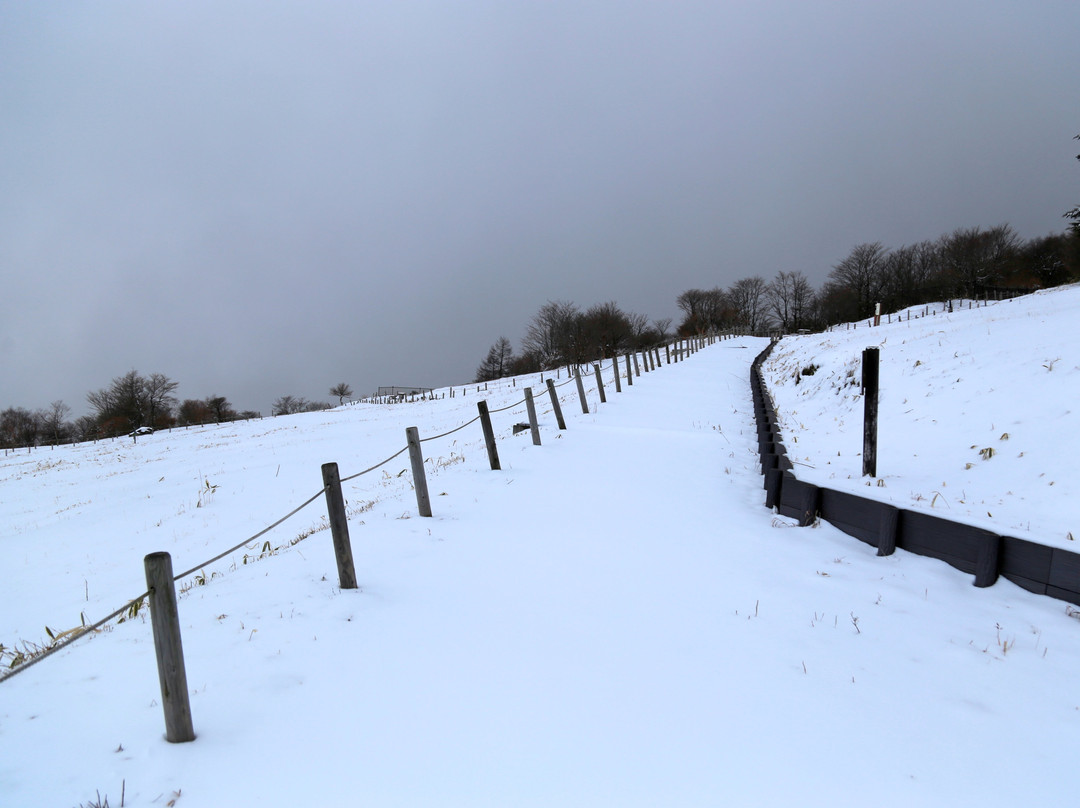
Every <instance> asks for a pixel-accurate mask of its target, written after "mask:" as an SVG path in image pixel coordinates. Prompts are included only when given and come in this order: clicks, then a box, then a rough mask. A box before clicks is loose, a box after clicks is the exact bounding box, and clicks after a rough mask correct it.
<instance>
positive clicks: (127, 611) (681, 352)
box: [0, 335, 721, 740]
mask: <svg viewBox="0 0 1080 808" xmlns="http://www.w3.org/2000/svg"><path fill="white" fill-rule="evenodd" d="M720 338H721V337H720V336H719V335H710V336H709V337H698V338H691V339H688V340H679V341H677V342H675V343H673V344H668V345H664V346H663V347H664V350H665V352H666V353H667V358H668V362H667V363H668V364H673V363H675V362H679V361H683V360H684V359H685V357H686V356H689V355H690V354H692V353H694V352H695V351H696V350H698V349H700V348H701V347H704V346H705V345H706V344H712V343H713V342H715V341H716V340H717V339H720ZM673 345H674V347H673ZM646 350H647V351H650V352H652V351H655V354H653V355H652V358H653V368H654V369H655V368H658V367H660V366H661V362H660V350H659V346H657V347H654V348H649V349H646ZM641 353H642V356H643V358H645V369H646V371H648V369H649V359H648V358H647V356H646V353H645V351H644V350H643V351H641ZM624 356H625V358H626V377H627V379H628V381H630V384H632V383H633V382H632V378H633V376H632V375H631V374H632V371H631V368H630V359H631V356H632V357H633V359H634V364H635V370H636V366H637V352H635V353H633V354H629V353H628V354H625V355H624ZM619 358H620V357H619V356H617V355H616V356H614V357H611V361H612V365H611V366H609V369H613V370H614V371H615V373H616V374H617V375H618V374H620V373H621V371H620V369H619ZM604 361H607V360H600V362H598V363H593V367H594V369H595V371H596V374H595V381H594V383H593V384H592V385H591V389H592V392H599V393H600V400H601V402H606V397H605V395H604V389H603V381H602V379H601V375H600V369H601V365H602V364H603V362H604ZM584 364H585V365H587V364H588V363H584ZM567 374H568V378H567V379H566V380H565V381H562V382H559V383H557V384H556V383H555V382H554V381H552V380H551V379H548V380H547V388H546V390H547V391H549V392H550V393H551V398H552V405H553V410H554V411H555V412H556V413H557V415H558V421H559V428H560V429H565V424H564V422H563V419H562V414H561V412H559V407H558V404H557V402H558V398H557V397H556V396H555V393H554V391H555V389H557V388H561V387H564V386H565V385H568V384H570V383H571V382H577V383H578V392H579V395H580V396H581V398H582V407H583V411H585V412H588V410H587V409H586V404H585V399H584V397H585V389H584V382H586V381H587V380H588V379H589V375H590V374H588V373H584V372H582V366H579V367H578V368H577V371H576V372H574V371H573V370H572V369H571V368H569V367H568V368H567ZM637 374H638V375H640V371H637ZM541 381H542V382H543V377H542V375H541ZM515 386H516V385H515ZM525 389H526V391H527V394H526V396H525V398H522V399H521V400H519V401H516V402H514V403H513V404H510V405H507V406H505V407H500V408H498V409H495V410H491V411H490V413H489V412H488V411H487V402H486V401H483V400H481V402H480V404H481V407H480V410H481V414H480V415H477V416H476V417H475V418H472V419H470V420H469V421H466V422H465V423H463V424H460V425H459V426H456V427H454V428H453V429H450V430H448V431H446V432H442V433H440V434H438V435H431V436H428V437H425V438H422V439H421V438H419V436H418V434H417V431H416V428H415V427H409V429H407V430H406V437H407V438H408V439H409V440H408V443H407V445H406V446H404V447H403V448H401V449H400V450H398V451H397V452H395V453H394V454H392V455H390V456H389V457H387V458H386V459H385V460H382V461H380V462H379V463H376V464H375V465H373V466H370V467H368V468H366V469H364V470H363V471H360V472H357V473H355V474H352V475H349V476H347V477H343V478H339V477H338V474H337V464H336V463H327V464H324V466H323V481H324V485H323V487H322V488H320V489H319V490H318V491H317V492H315V493H314V494H313V495H312V496H310V497H308V498H307V499H306V500H304V502H302V503H300V504H299V505H297V506H296V507H295V508H293V509H292V510H290V511H289V512H288V513H287V514H285V515H284V516H282V517H281V518H280V519H277V520H276V521H274V522H272V523H271V524H269V525H267V526H266V527H264V528H262V529H261V530H259V531H258V532H257V533H255V534H253V535H251V536H249V537H248V538H246V539H244V540H243V541H241V542H239V543H237V544H236V545H234V546H232V547H230V548H228V549H227V550H224V551H222V552H220V553H218V554H217V555H215V556H213V557H212V558H209V559H207V560H206V561H203V562H202V563H200V564H197V565H195V566H193V567H191V568H190V569H188V570H185V571H184V572H181V573H179V574H178V575H171V569H172V567H171V558H169V556H168V554H167V553H153V554H151V555H148V556H147V557H146V558H145V559H144V562H145V564H146V572H147V583H148V589H147V590H146V591H144V592H143V593H141V594H140V595H138V596H136V597H134V598H131V599H130V600H128V601H127V602H126V603H125V604H124V605H123V606H121V607H120V608H118V609H116V610H115V611H113V612H111V613H110V614H108V615H106V616H105V617H103V618H101V619H100V620H98V621H97V622H95V623H93V624H91V625H82V626H79V627H77V628H75V629H71V630H70V631H66V632H61V633H60V634H58V635H56V637H55V638H54V642H53V644H52V645H49V646H46V647H34V648H29V647H28V644H27V643H23V650H22V651H21V652H20V651H18V650H16V653H15V656H14V659H13V661H12V662H11V664H10V665H9V667H8V668H7V670H6V671H0V682H4V681H6V680H8V679H10V678H11V677H13V676H15V675H16V674H18V673H21V672H23V671H25V670H27V669H28V668H31V667H33V666H34V665H36V664H37V663H38V662H41V661H42V660H43V659H46V658H48V657H50V656H52V655H53V654H55V653H57V652H58V651H61V650H63V649H65V648H68V647H70V646H71V645H72V644H73V643H75V642H76V641H78V640H79V639H81V638H82V637H85V636H88V635H92V634H94V633H97V632H98V631H100V629H101V628H102V627H103V626H105V625H106V624H108V623H109V622H111V621H112V620H115V619H117V618H120V621H119V622H121V623H122V622H125V621H126V620H127V619H130V618H134V617H135V616H137V615H138V614H139V612H140V611H141V609H142V604H143V602H144V601H146V600H147V598H150V600H151V603H152V604H157V603H159V602H160V611H168V608H167V607H168V603H167V602H165V601H159V599H160V598H161V593H160V592H156V590H157V589H159V587H155V586H154V584H153V583H152V581H153V580H163V579H161V578H160V577H159V578H153V577H152V561H153V563H154V564H160V563H161V562H162V560H164V562H165V564H166V568H167V569H168V571H169V573H170V575H169V576H168V578H166V579H164V580H170V581H171V582H172V583H173V584H175V583H177V582H178V581H181V580H182V579H184V578H187V577H188V576H190V575H193V574H195V573H197V572H199V571H200V570H203V569H205V568H206V567H208V566H210V565H211V564H214V563H215V562H217V561H220V560H221V559H223V558H225V557H226V556H228V555H230V554H232V553H235V552H236V551H237V550H239V549H241V548H242V547H245V546H247V545H250V544H252V543H253V542H256V541H258V540H259V539H260V538H262V537H263V536H264V535H266V534H267V533H269V532H270V531H271V530H273V529H274V528H276V527H278V526H280V525H281V524H283V523H284V522H286V521H287V520H288V519H291V518H292V517H293V516H295V515H296V514H298V513H299V512H300V511H302V510H303V509H305V508H306V507H308V506H309V505H311V504H312V503H313V502H315V501H316V500H317V499H319V497H322V496H325V497H326V500H327V509H328V512H329V522H330V528H331V532H332V533H333V536H334V545H335V551H336V553H337V558H338V569H339V575H340V582H341V588H343V589H346V588H356V583H355V573H354V571H353V569H352V567H353V564H352V555H351V550H350V548H349V537H348V523H347V519H346V514H345V505H344V499H343V497H342V495H341V483H344V482H349V481H351V480H355V479H357V478H358V477H362V476H363V475H365V474H369V473H370V472H372V471H375V470H376V469H379V468H381V467H382V466H385V465H386V464H387V463H389V462H390V461H392V460H394V459H395V458H397V457H400V456H401V455H402V454H404V453H405V452H406V451H408V452H410V455H411V459H412V467H413V486H414V488H415V489H416V494H417V505H418V509H419V510H420V514H421V516H431V509H430V502H429V501H427V483H426V477H425V475H426V472H425V470H424V464H423V458H422V456H421V454H420V444H421V443H428V442H430V441H435V440H439V439H442V438H445V437H448V436H450V435H453V434H454V433H456V432H460V431H461V430H463V429H465V428H467V427H469V426H471V425H473V424H475V423H476V422H477V421H484V424H483V425H484V427H485V429H484V432H485V440H486V441H487V443H488V452H489V455H490V457H491V466H492V468H493V469H498V468H499V466H498V456H497V451H496V449H495V445H494V436H493V433H491V430H490V420H489V419H488V418H487V417H486V416H489V415H491V414H495V413H501V412H507V411H509V410H513V409H515V408H517V407H520V406H521V405H523V404H525V405H526V406H527V408H528V411H529V419H530V422H531V426H532V429H533V442H534V443H535V444H537V445H539V431H538V426H537V423H536V412H535V407H534V402H533V400H532V398H531V395H530V394H531V389H532V388H531V387H526V388H525ZM616 390H617V391H619V392H621V387H619V386H618V385H616ZM550 411H551V410H548V411H547V412H550ZM308 535H311V534H310V533H308V534H306V535H303V536H301V537H300V539H299V540H303V539H304V538H307V536H308ZM293 543H294V544H295V543H296V542H293ZM279 549H280V548H279ZM154 569H157V568H156V567H155V568H154ZM155 574H156V572H155ZM168 589H170V590H171V589H172V587H168ZM166 600H167V598H166ZM172 601H173V605H172V610H173V612H174V613H175V595H174V594H173V595H172ZM150 611H151V616H152V618H154V619H153V620H152V622H153V624H154V639H155V649H156V651H157V654H158V666H159V675H160V676H161V677H162V695H163V706H164V708H165V710H166V726H167V730H168V733H170V734H171V733H172V727H173V721H174V720H176V716H177V715H180V716H181V717H183V714H184V712H185V711H186V714H187V722H188V723H187V726H188V728H190V708H189V707H188V706H187V703H186V702H187V692H186V691H187V688H186V680H184V679H183V659H182V654H181V652H180V651H179V628H178V625H173V626H169V627H166V628H167V629H168V631H170V632H171V633H172V634H173V635H175V636H174V637H173V640H174V642H173V647H172V650H170V649H169V648H168V647H166V645H167V644H166V643H165V642H164V641H163V640H162V639H161V637H160V636H159V631H160V633H165V632H166V628H161V629H159V621H158V618H157V617H155V616H154V614H153V612H154V611H155V606H154V605H151V608H150ZM166 617H167V616H166ZM166 617H162V618H161V619H162V620H165V619H166ZM173 619H174V620H175V617H174V618H173ZM51 636H52V634H51V632H50V637H51ZM170 653H175V654H181V656H180V659H179V660H178V661H177V660H176V659H175V658H174V657H170V656H169V654H170ZM166 660H167V661H166ZM166 668H169V669H170V671H171V674H170V675H174V676H175V675H177V669H178V670H179V676H180V680H172V679H171V680H169V681H168V682H166V670H165V669H166ZM178 682H179V683H181V684H182V685H183V686H182V688H180V689H182V690H183V691H184V692H183V694H182V698H181V699H179V701H181V702H182V703H180V704H177V703H176V702H177V697H176V694H175V693H173V692H172V691H174V690H176V689H177V683H178ZM174 711H179V712H174ZM180 724H181V725H183V724H184V722H183V721H180ZM179 734H180V735H181V736H183V737H178V740H191V739H193V738H194V735H193V733H189V732H188V731H186V730H181V731H179ZM188 734H190V735H191V737H190V738H189V737H186V736H187V735H188Z"/></svg>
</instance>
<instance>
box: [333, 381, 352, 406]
mask: <svg viewBox="0 0 1080 808" xmlns="http://www.w3.org/2000/svg"><path fill="white" fill-rule="evenodd" d="M330 395H332V396H337V398H338V406H339V407H340V406H341V405H342V404H344V403H345V397H346V396H351V395H352V388H351V387H349V385H348V384H347V383H345V382H341V383H340V384H335V385H334V386H333V387H331V388H330Z"/></svg>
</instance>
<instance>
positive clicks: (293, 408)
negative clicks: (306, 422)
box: [272, 396, 304, 415]
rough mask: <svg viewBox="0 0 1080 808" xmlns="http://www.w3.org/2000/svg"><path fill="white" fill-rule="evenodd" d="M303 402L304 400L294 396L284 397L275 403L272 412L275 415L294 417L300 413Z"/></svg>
mask: <svg viewBox="0 0 1080 808" xmlns="http://www.w3.org/2000/svg"><path fill="white" fill-rule="evenodd" d="M303 401H304V400H303V399H302V398H301V399H296V398H294V397H293V396H282V397H281V398H279V399H278V400H277V401H275V402H274V408H273V410H272V412H273V414H274V415H292V414H293V413H295V412H300V407H301V406H302V402H303Z"/></svg>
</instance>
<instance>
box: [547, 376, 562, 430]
mask: <svg viewBox="0 0 1080 808" xmlns="http://www.w3.org/2000/svg"><path fill="white" fill-rule="evenodd" d="M547 389H548V395H549V396H551V409H553V410H554V411H555V420H556V421H557V422H558V424H559V429H566V421H564V420H563V417H562V405H560V404H559V396H558V395H557V394H556V393H555V382H553V381H552V380H551V379H548V380H547Z"/></svg>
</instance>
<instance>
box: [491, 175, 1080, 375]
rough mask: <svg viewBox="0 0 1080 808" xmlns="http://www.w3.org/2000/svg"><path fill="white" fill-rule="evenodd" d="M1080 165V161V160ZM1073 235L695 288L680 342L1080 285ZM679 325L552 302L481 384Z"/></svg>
mask: <svg viewBox="0 0 1080 808" xmlns="http://www.w3.org/2000/svg"><path fill="white" fill-rule="evenodd" d="M1077 159H1080V156H1078V157H1077ZM1065 217H1066V218H1069V219H1071V220H1073V221H1072V224H1071V225H1070V227H1069V230H1068V231H1066V232H1065V233H1062V234H1058V235H1048V236H1042V237H1039V238H1034V239H1030V240H1028V241H1024V240H1022V239H1020V238H1019V237H1018V236H1017V234H1016V233H1015V231H1013V229H1012V228H1011V227H1010V226H1009V225H1007V224H1006V225H998V226H996V227H991V228H989V229H983V228H980V227H972V228H960V229H957V230H954V231H953V232H951V233H947V234H945V235H942V236H940V237H939V238H937V239H935V240H932V241H922V242H919V243H917V244H912V245H907V246H903V247H898V248H896V249H892V250H890V249H886V248H885V247H884V246H883V245H882V244H881V243H880V242H873V243H865V244H858V245H856V246H855V247H853V248H852V250H851V252H850V253H848V255H847V256H845V257H844V258H843V259H842V260H841V261H840V262H839V263H837V264H836V265H835V266H833V267H832V269H831V271H830V272H829V274H828V277H827V279H826V281H825V283H824V284H823V285H822V287H821V288H820V289H817V290H815V289H814V288H813V286H812V285H811V284H810V281H809V280H808V279H807V277H806V275H805V274H803V272H801V271H798V270H794V271H786V270H781V271H779V272H777V273H776V275H775V276H774V277H773V278H772V279H771V280H769V281H766V280H765V279H764V278H762V277H759V276H755V277H751V278H742V279H740V280H738V281H735V283H733V284H732V285H731V286H729V287H728V288H726V289H724V288H719V287H717V288H714V289H687V290H686V291H684V292H682V293H681V294H680V295H679V296H678V297H677V298H676V300H675V303H676V306H677V307H678V309H679V311H680V312H681V313H682V319H681V320H680V322H679V324H678V326H677V327H676V329H675V332H674V335H675V336H679V337H688V336H692V335H698V334H707V333H710V332H713V333H720V332H732V331H734V332H739V333H746V334H768V333H773V332H776V331H780V332H784V333H791V332H795V331H799V330H802V329H808V330H820V329H822V328H825V327H826V326H829V325H832V324H835V323H840V322H850V321H854V320H860V319H863V318H866V317H870V316H872V315H873V314H874V310H875V307H876V305H877V304H879V303H880V304H881V307H882V309H881V310H882V311H883V312H889V311H898V310H901V309H904V308H907V307H909V306H916V305H921V304H924V303H929V302H932V301H939V300H951V299H957V298H976V297H983V296H987V295H989V296H994V295H997V294H1000V293H1002V292H1006V293H1010V294H1015V293H1019V292H1024V291H1031V290H1034V289H1039V288H1049V287H1052V286H1060V285H1062V284H1065V283H1070V282H1072V281H1075V280H1080V207H1077V208H1075V209H1073V210H1071V211H1069V212H1068V213H1066V214H1065ZM671 323H672V321H671V320H669V319H665V320H657V321H654V322H652V323H650V322H649V319H648V318H647V317H645V316H644V315H640V314H633V313H626V312H623V311H622V310H621V309H620V308H619V307H618V305H616V304H615V303H613V302H609V303H602V304H599V305H596V306H592V307H591V308H588V309H585V310H584V311H583V310H581V309H579V308H578V307H577V306H576V305H575V304H573V303H570V302H567V301H562V300H555V301H548V302H547V303H545V304H544V305H543V306H541V307H540V310H539V311H538V312H537V313H536V314H535V315H533V317H532V319H531V320H530V321H529V323H528V324H527V326H526V328H525V335H524V337H523V338H522V340H521V349H520V351H519V352H517V353H515V352H514V347H513V345H512V344H511V342H510V340H509V339H507V338H506V337H499V338H498V339H497V340H496V341H495V343H494V344H493V345H492V346H491V348H490V349H489V350H488V352H487V355H486V356H485V357H484V358H483V360H482V361H481V362H480V365H479V366H478V367H477V369H476V377H475V381H478V382H482V381H489V380H491V379H498V378H502V377H504V376H514V375H519V374H522V373H534V372H536V371H540V370H551V369H554V368H556V367H561V366H565V365H577V364H582V363H585V362H588V361H592V360H594V359H601V358H608V357H611V356H614V355H616V354H618V353H623V352H626V351H629V350H633V349H636V348H643V347H647V346H649V345H652V344H657V343H659V342H662V341H664V340H666V339H668V338H669V337H670V336H671V335H670V334H669V333H668V331H669V328H670V327H671Z"/></svg>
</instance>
